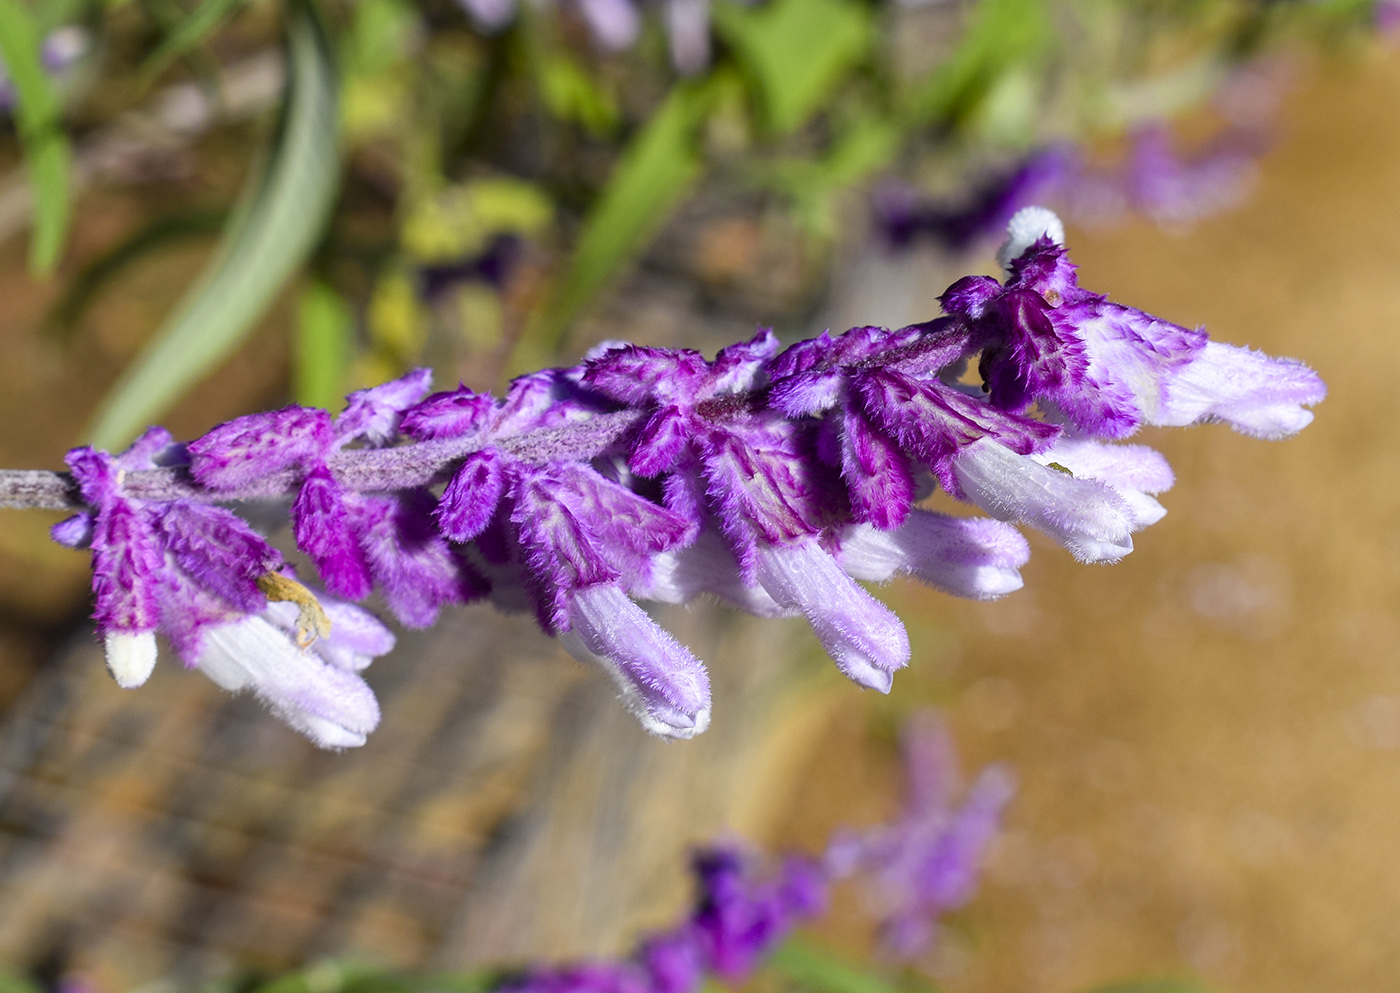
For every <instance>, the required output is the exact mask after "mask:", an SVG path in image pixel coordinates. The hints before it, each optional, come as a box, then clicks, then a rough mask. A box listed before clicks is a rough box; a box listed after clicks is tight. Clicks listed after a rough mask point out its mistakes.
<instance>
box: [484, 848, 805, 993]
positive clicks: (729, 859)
mask: <svg viewBox="0 0 1400 993" xmlns="http://www.w3.org/2000/svg"><path fill="white" fill-rule="evenodd" d="M765 861H766V860H764V859H762V858H760V857H758V856H756V855H754V854H751V853H748V852H746V851H744V850H742V849H740V848H737V847H734V846H720V847H714V848H709V849H704V850H702V851H699V852H697V853H696V855H695V858H694V862H693V870H694V873H695V878H696V886H697V889H698V893H697V895H696V900H695V903H694V905H693V907H692V909H691V911H690V912H689V913H688V914H687V915H686V916H685V917H684V918H683V919H682V920H681V921H679V922H678V923H677V924H676V925H675V926H673V927H671V928H670V929H668V930H665V931H662V932H660V933H657V934H653V935H651V936H649V937H647V938H645V939H644V940H642V941H641V942H640V943H639V944H638V946H637V948H636V950H635V951H634V952H633V953H632V955H631V956H630V957H628V958H626V959H622V960H618V961H602V962H584V963H575V964H572V965H566V966H562V967H555V968H532V969H529V970H527V971H526V972H524V973H522V974H521V975H519V976H517V977H515V978H512V979H510V980H508V981H507V982H506V983H504V984H503V985H502V986H501V987H500V988H499V990H500V993H697V991H698V990H699V989H700V988H701V986H702V985H703V984H704V982H705V981H706V979H707V978H708V977H711V976H713V977H716V978H718V979H719V980H721V981H723V982H725V983H729V984H739V983H742V982H743V981H744V980H746V979H747V978H748V977H749V976H750V975H751V974H752V973H753V972H754V970H755V969H757V968H758V967H759V966H760V965H762V964H763V961H764V959H766V958H767V957H768V956H769V955H770V954H772V953H773V952H774V951H775V950H776V949H777V947H778V946H779V945H780V944H781V943H782V942H783V941H784V940H785V939H786V938H787V937H788V935H790V934H791V933H792V931H793V929H794V928H795V927H797V926H798V925H799V924H801V923H803V922H806V921H809V920H812V919H814V918H816V917H819V916H820V915H821V914H822V913H824V912H825V910H826V904H827V890H828V881H827V878H826V873H825V872H824V871H823V869H822V867H821V866H820V865H819V864H818V863H816V862H814V861H812V860H811V859H808V858H804V857H801V856H792V857H789V858H787V859H784V860H782V862H781V863H780V864H779V865H778V866H777V868H776V870H775V871H771V872H765V871H764V865H763V863H764V862H765Z"/></svg>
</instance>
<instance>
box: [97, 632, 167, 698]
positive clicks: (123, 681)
mask: <svg viewBox="0 0 1400 993" xmlns="http://www.w3.org/2000/svg"><path fill="white" fill-rule="evenodd" d="M155 667H156V633H155V632H154V631H138V632H135V633H132V632H129V631H114V632H112V633H111V634H109V635H107V668H108V669H110V670H111V672H112V678H113V679H115V680H116V681H117V685H118V686H120V687H121V688H122V689H124V690H132V689H135V688H136V687H138V686H141V685H143V684H144V683H145V682H146V680H148V679H150V678H151V670H153V669H154V668H155Z"/></svg>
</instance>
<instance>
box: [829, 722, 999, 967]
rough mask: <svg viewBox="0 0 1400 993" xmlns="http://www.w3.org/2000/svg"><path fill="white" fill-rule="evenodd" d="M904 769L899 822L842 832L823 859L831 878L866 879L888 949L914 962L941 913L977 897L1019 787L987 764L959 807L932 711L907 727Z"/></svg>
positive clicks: (951, 758) (940, 727)
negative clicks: (993, 844)
mask: <svg viewBox="0 0 1400 993" xmlns="http://www.w3.org/2000/svg"><path fill="white" fill-rule="evenodd" d="M904 770H905V776H906V786H905V800H904V810H903V811H902V813H901V815H900V817H899V819H898V820H896V821H895V822H894V823H892V824H889V825H882V826H879V827H875V828H872V829H869V830H866V831H859V832H856V831H847V832H841V833H839V834H837V835H836V836H834V837H833V838H832V840H831V843H830V845H828V847H827V851H826V863H825V864H826V868H827V871H828V872H829V873H830V875H831V877H832V878H833V879H847V878H851V877H855V876H860V877H863V880H864V883H865V889H866V892H867V896H868V898H869V900H870V902H871V904H872V906H873V908H874V910H875V912H876V914H877V915H878V917H879V920H880V934H881V942H882V945H883V947H884V950H885V951H886V953H887V954H889V955H891V956H893V957H895V958H899V959H912V958H916V957H918V956H919V955H921V954H923V953H924V952H925V951H927V950H928V949H929V948H930V947H931V946H932V944H933V942H934V940H935V938H936V936H937V930H936V928H937V921H938V918H939V917H941V916H942V915H943V914H945V913H947V912H948V911H951V910H957V909H958V908H959V907H962V906H963V905H965V904H966V903H967V902H968V901H969V900H970V899H971V898H972V896H973V894H974V892H975V891H976V887H977V877H978V873H979V869H980V866H981V864H982V860H983V857H984V855H985V853H986V850H987V847H988V845H989V844H990V843H991V841H992V840H993V838H994V837H995V836H996V833H997V830H998V828H999V826H1000V820H1001V812H1002V810H1003V809H1004V808H1005V806H1006V804H1007V802H1008V801H1010V799H1011V797H1012V794H1013V792H1014V785H1013V782H1012V778H1011V774H1010V772H1009V770H1007V769H1006V768H1005V767H1003V766H989V767H988V768H986V769H984V770H982V772H981V773H980V774H978V776H977V778H976V779H975V780H974V781H973V783H972V785H971V786H970V787H969V788H968V789H967V792H966V794H965V796H964V797H963V800H962V805H961V806H955V805H954V797H955V795H956V794H957V792H958V778H959V773H958V763H957V754H956V752H955V751H954V749H953V741H952V737H951V736H950V735H949V733H948V728H947V725H946V724H945V723H944V722H943V720H942V719H941V718H940V717H939V716H938V715H937V714H935V713H933V712H931V711H929V712H924V713H920V714H918V715H916V716H915V717H914V718H912V719H911V720H910V721H909V722H908V723H906V724H905V727H904Z"/></svg>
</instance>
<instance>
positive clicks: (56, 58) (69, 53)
mask: <svg viewBox="0 0 1400 993" xmlns="http://www.w3.org/2000/svg"><path fill="white" fill-rule="evenodd" d="M91 45H92V38H91V37H90V36H89V34H88V31H87V29H86V28H83V27H79V26H78V25H76V24H68V25H65V26H63V27H61V28H55V29H54V30H53V31H50V32H49V33H48V34H47V35H46V36H45V37H44V41H43V44H41V45H40V47H39V61H40V64H41V65H43V67H44V71H45V72H47V73H48V74H49V75H50V76H52V77H54V78H55V79H57V80H58V81H59V82H62V81H63V79H64V77H65V76H67V75H68V73H69V71H70V70H71V69H72V68H73V67H74V66H75V65H77V63H78V62H79V60H81V59H82V57H83V56H84V55H86V54H87V52H88V49H89V48H90V47H91ZM14 102H15V86H14V83H13V82H12V81H11V80H10V78H9V74H8V73H7V72H6V70H5V63H4V62H3V61H0V110H8V109H9V108H10V107H12V106H14Z"/></svg>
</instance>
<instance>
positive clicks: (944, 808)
mask: <svg viewBox="0 0 1400 993" xmlns="http://www.w3.org/2000/svg"><path fill="white" fill-rule="evenodd" d="M904 744H905V747H904V766H905V775H906V781H907V784H908V785H907V788H906V796H905V802H904V806H903V810H902V811H901V813H900V814H899V815H898V817H897V818H896V819H895V820H894V821H893V822H891V823H888V824H883V825H878V826H875V827H872V828H868V829H865V830H862V831H852V830H841V831H838V832H837V833H836V834H834V835H833V836H832V838H831V840H830V842H829V843H828V845H827V849H826V852H825V853H824V856H823V857H822V858H821V859H820V860H815V859H811V858H807V857H805V856H800V855H790V856H787V857H786V858H781V859H777V858H772V857H765V856H762V855H760V854H758V853H756V852H753V851H750V850H747V849H745V848H741V847H739V846H737V845H734V844H726V845H717V846H714V847H711V848H707V849H702V850H700V851H698V852H696V853H695V856H694V859H693V861H692V870H693V872H694V875H695V882H696V890H697V892H696V899H695V902H694V903H693V904H692V906H691V908H690V910H689V911H688V912H687V913H686V914H685V915H684V916H682V917H681V919H680V920H678V921H677V922H676V923H675V924H673V925H672V926H670V927H668V928H666V929H664V930H661V931H659V932H656V933H653V934H651V935H649V936H647V937H645V938H643V939H642V940H641V941H640V942H639V943H638V944H637V946H636V948H635V949H634V951H633V952H632V953H631V954H630V955H629V956H627V957H625V958H621V959H615V960H602V961H593V962H579V963H572V964H567V965H563V966H555V967H547V966H546V967H541V966H532V967H530V968H528V969H526V970H524V971H522V972H521V973H519V974H517V975H515V976H513V977H511V978H510V979H508V980H507V981H506V982H505V983H503V984H502V985H501V986H500V987H498V991H497V993H698V991H699V990H701V989H702V988H705V987H707V986H708V985H710V984H712V983H713V982H714V981H716V980H718V981H719V982H720V983H723V984H724V985H726V986H728V987H730V988H738V987H741V986H743V985H744V984H745V983H747V982H748V981H749V979H750V978H752V976H753V975H754V973H755V972H756V971H757V970H758V969H759V968H761V967H762V966H763V964H764V962H765V960H766V959H768V958H769V957H770V956H771V955H772V954H773V953H774V952H776V951H777V950H778V949H779V946H781V945H782V944H783V943H784V942H785V941H786V940H787V939H788V938H789V936H790V935H791V934H792V933H793V931H794V930H795V929H796V928H798V927H799V926H801V925H803V924H805V923H808V922H810V921H814V920H816V919H818V918H820V917H821V916H822V915H823V914H824V913H826V911H827V908H828V906H829V903H830V896H831V887H832V885H833V883H835V882H837V881H841V880H848V879H855V880H858V881H859V882H860V883H862V884H863V886H864V888H865V890H866V892H867V894H868V896H869V897H870V899H871V902H872V903H873V904H874V907H875V910H876V912H877V913H878V914H879V922H880V928H881V934H882V937H883V939H884V944H885V948H886V950H887V951H888V952H890V953H892V954H893V955H895V956H897V957H900V958H906V959H908V958H913V957H915V956H917V955H919V954H920V953H921V952H923V951H924V950H925V949H926V948H928V946H929V944H930V943H931V942H932V941H933V940H934V938H935V935H936V928H937V925H938V919H939V918H940V917H941V916H942V915H944V914H946V913H947V912H949V911H952V910H956V909H958V908H959V907H962V906H964V905H965V904H966V903H967V902H968V901H969V900H970V899H971V898H972V896H973V895H974V891H975V890H976V886H977V878H978V875H979V872H980V870H981V864H982V861H983V858H984V855H985V853H986V849H987V847H988V846H989V844H990V843H991V841H992V840H993V838H994V836H995V834H996V832H997V830H998V826H999V823H1000V819H1001V812H1002V810H1003V808H1004V807H1005V806H1006V803H1007V802H1008V801H1009V800H1010V799H1011V795H1012V792H1013V786H1012V780H1011V776H1010V773H1009V772H1008V770H1006V769H1005V768H1003V767H1001V766H992V767H989V768H987V769H985V770H983V771H982V773H981V774H980V775H978V777H977V778H976V780H975V781H974V782H973V784H972V786H971V787H970V788H969V789H968V790H967V791H966V793H965V795H964V796H963V797H962V800H961V803H960V804H959V803H956V802H955V800H956V799H957V793H958V792H959V790H958V769H957V759H956V756H955V755H954V752H953V746H952V743H951V741H950V740H949V737H948V732H947V730H946V728H945V726H944V724H943V722H942V720H941V719H940V718H939V717H938V716H937V715H936V714H934V713H932V712H924V713H921V714H919V715H917V716H916V717H915V718H914V719H913V720H911V721H910V722H909V723H908V724H907V725H906V727H905V734H904Z"/></svg>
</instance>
